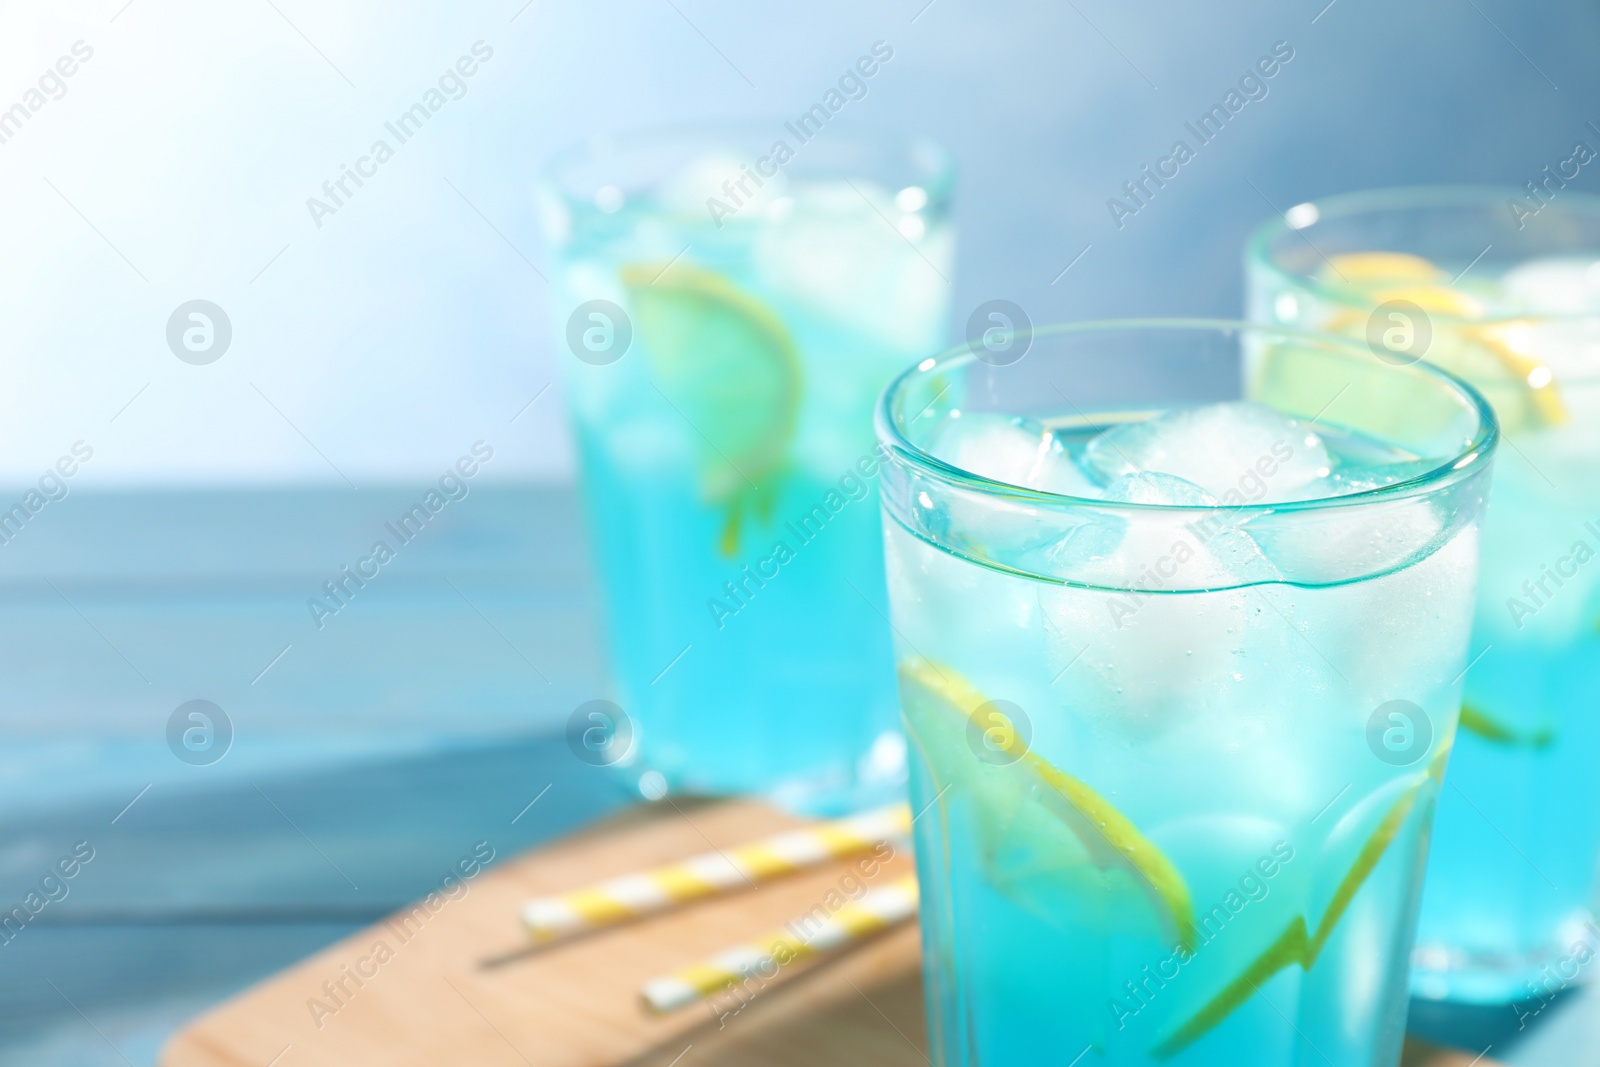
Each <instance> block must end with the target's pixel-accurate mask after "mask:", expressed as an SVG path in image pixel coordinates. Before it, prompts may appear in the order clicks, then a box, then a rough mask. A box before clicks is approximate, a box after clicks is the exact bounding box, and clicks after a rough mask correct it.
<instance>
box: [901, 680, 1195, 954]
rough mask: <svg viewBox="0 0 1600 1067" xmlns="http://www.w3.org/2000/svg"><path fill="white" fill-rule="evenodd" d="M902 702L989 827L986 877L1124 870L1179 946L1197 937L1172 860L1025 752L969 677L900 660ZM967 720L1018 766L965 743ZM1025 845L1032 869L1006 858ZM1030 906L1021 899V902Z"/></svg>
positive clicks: (917, 736)
mask: <svg viewBox="0 0 1600 1067" xmlns="http://www.w3.org/2000/svg"><path fill="white" fill-rule="evenodd" d="M900 687H901V698H902V700H903V701H904V703H905V707H906V715H907V719H908V721H909V722H911V723H912V724H913V730H912V731H911V732H912V734H913V740H914V741H915V743H917V744H918V745H920V746H922V747H923V750H924V751H923V755H924V756H925V757H926V758H927V762H928V765H929V766H930V768H932V770H933V774H934V775H935V778H936V784H937V785H938V786H939V787H940V788H941V789H944V788H947V787H954V788H958V789H964V790H965V791H966V792H968V793H969V794H970V795H971V796H972V798H973V800H974V804H975V807H976V808H977V809H978V811H979V813H980V817H981V818H983V819H984V820H985V822H986V823H987V824H988V825H987V827H986V832H985V833H984V834H983V836H984V837H985V838H986V840H985V842H984V847H985V848H988V849H990V850H991V851H990V852H989V853H988V854H987V858H988V859H990V860H993V861H994V862H993V865H992V869H991V870H990V872H989V873H990V874H991V876H993V877H994V880H995V882H996V885H997V887H998V888H1000V889H1002V891H1004V890H1005V889H1006V888H1007V882H1008V880H1009V881H1011V882H1013V883H1018V884H1020V882H1021V880H1022V879H1023V878H1025V877H1026V876H1028V875H1034V876H1039V875H1044V876H1046V877H1049V876H1050V875H1051V874H1054V876H1055V877H1056V878H1057V879H1058V880H1059V879H1066V880H1067V881H1068V882H1069V884H1070V881H1071V879H1072V878H1073V877H1074V876H1075V875H1077V874H1081V873H1083V872H1085V871H1086V870H1088V869H1091V868H1092V869H1094V870H1099V871H1104V872H1121V873H1123V874H1124V875H1127V876H1129V877H1130V881H1131V882H1132V883H1133V884H1134V885H1136V886H1137V887H1139V889H1140V890H1141V891H1142V892H1143V894H1144V895H1145V896H1146V897H1147V898H1148V899H1149V901H1150V903H1151V905H1153V906H1154V908H1155V909H1156V912H1157V915H1158V916H1160V918H1161V919H1162V921H1164V922H1165V923H1166V924H1167V925H1168V926H1169V927H1170V932H1171V933H1172V934H1174V935H1175V936H1176V937H1177V938H1178V941H1179V943H1180V944H1182V945H1183V946H1184V947H1185V948H1191V947H1193V945H1194V940H1195V926H1194V908H1193V905H1192V903H1191V901H1190V897H1189V887H1188V885H1187V884H1186V883H1185V882H1184V880H1183V875H1182V874H1181V873H1179V871H1178V869H1177V867H1175V866H1174V865H1173V863H1172V861H1171V860H1170V859H1168V858H1167V856H1166V855H1165V854H1164V853H1163V852H1162V851H1161V850H1160V849H1159V848H1157V847H1156V845H1155V844H1153V843H1152V842H1151V841H1150V840H1149V839H1148V838H1147V837H1145V836H1144V834H1143V833H1141V832H1140V831H1139V828H1138V827H1137V826H1135V825H1134V824H1133V823H1132V822H1131V821H1130V820H1129V819H1128V817H1127V816H1125V815H1123V814H1122V813H1121V812H1120V811H1118V810H1117V809H1116V807H1115V806H1113V805H1112V804H1111V803H1110V802H1109V801H1108V800H1106V799H1105V798H1104V797H1102V796H1101V795H1100V794H1099V793H1097V792H1095V790H1094V789H1092V788H1091V787H1090V786H1088V785H1087V784H1085V783H1084V782H1082V781H1081V780H1079V779H1077V778H1074V777H1073V776H1072V775H1070V774H1067V773H1066V772H1065V771H1063V770H1061V769H1060V768H1059V767H1056V766H1055V765H1054V764H1052V763H1050V762H1048V761H1047V760H1044V759H1042V758H1041V757H1039V756H1038V755H1036V754H1035V753H1033V752H1032V751H1029V750H1028V748H1027V746H1026V744H1025V743H1024V742H1023V740H1022V739H1021V737H1019V736H1018V734H1017V731H1016V730H1015V729H1014V728H1013V727H1012V725H1011V723H1010V722H1009V720H1006V719H1005V717H1004V715H1003V714H1002V713H999V712H997V711H996V710H994V709H995V707H996V706H995V705H994V704H992V703H991V702H990V701H989V700H988V698H986V697H985V696H984V695H983V694H982V693H981V692H979V691H978V690H977V689H976V688H975V687H974V686H973V685H972V684H971V683H970V682H968V681H967V680H966V679H965V678H963V677H962V676H961V675H960V674H958V673H957V672H955V671H954V670H952V669H950V668H949V667H946V666H944V665H942V664H938V663H935V662H933V661H931V660H925V659H921V658H916V657H913V658H910V659H907V660H904V661H902V662H901V664H900ZM969 724H975V725H976V726H977V727H978V728H979V729H981V730H984V731H985V732H986V734H987V737H988V738H989V740H990V743H991V744H992V745H993V746H994V747H995V749H997V750H998V751H1000V752H1003V753H1004V754H1006V755H1007V756H1011V757H1013V759H1014V762H1012V763H1009V764H1005V765H999V766H997V765H993V764H989V763H985V762H984V761H983V760H981V759H979V758H978V757H977V756H976V755H975V754H974V753H973V752H972V751H971V750H970V749H967V748H966V747H965V746H966V732H967V730H968V729H969ZM1022 842H1025V843H1026V845H1028V846H1031V847H1029V848H1028V849H1027V851H1028V852H1029V853H1031V856H1032V861H1031V862H1032V868H1031V869H1030V870H1025V871H1018V870H1016V869H1014V868H1012V867H1011V866H1010V865H1008V864H1007V863H1006V862H1003V857H1004V856H1005V855H1006V852H1005V851H1004V850H1007V849H1008V848H1015V847H1016V846H1018V844H1019V843H1022ZM1024 903H1026V902H1024Z"/></svg>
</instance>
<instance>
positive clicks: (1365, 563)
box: [1254, 490, 1461, 585]
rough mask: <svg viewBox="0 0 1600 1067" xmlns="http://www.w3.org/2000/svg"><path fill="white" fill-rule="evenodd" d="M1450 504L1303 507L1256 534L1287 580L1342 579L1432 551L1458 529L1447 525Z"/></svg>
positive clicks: (1409, 501)
mask: <svg viewBox="0 0 1600 1067" xmlns="http://www.w3.org/2000/svg"><path fill="white" fill-rule="evenodd" d="M1347 491H1352V490H1347ZM1447 506H1449V502H1443V503H1441V502H1438V501H1434V500H1431V499H1429V498H1428V497H1399V498H1397V499H1394V500H1385V501H1373V502H1370V503H1360V504H1352V505H1351V506H1349V507H1325V508H1320V509H1316V510H1312V511H1306V512H1302V513H1300V514H1298V515H1296V516H1294V517H1293V521H1286V522H1276V523H1265V524H1262V525H1260V526H1259V527H1258V528H1256V529H1255V531H1254V535H1255V540H1256V542H1257V543H1258V544H1259V545H1260V546H1261V550H1262V551H1263V552H1265V553H1266V555H1267V557H1268V558H1269V559H1270V560H1272V563H1273V566H1274V567H1275V569H1276V570H1277V571H1278V572H1279V573H1280V574H1282V575H1283V577H1284V579H1285V580H1287V581H1290V582H1296V583H1306V584H1319V585H1320V584H1326V583H1333V582H1344V581H1350V580H1352V579H1356V578H1365V577H1368V576H1370V575H1374V574H1382V573H1384V572H1386V571H1389V570H1393V569H1395V568H1397V567H1401V566H1404V565H1406V564H1410V563H1415V562H1416V561H1417V560H1420V559H1422V558H1424V557H1426V556H1427V555H1429V554H1430V553H1431V552H1433V551H1434V550H1435V549H1437V548H1438V547H1439V546H1440V545H1441V544H1443V543H1444V542H1445V541H1446V540H1448V539H1449V537H1450V535H1451V534H1452V533H1453V532H1454V530H1453V529H1447V528H1446V525H1445V517H1444V514H1443V513H1442V511H1441V508H1443V507H1447ZM1460 521H1461V517H1457V522H1458V523H1459V522H1460Z"/></svg>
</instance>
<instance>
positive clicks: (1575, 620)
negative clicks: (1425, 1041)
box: [1416, 431, 1600, 1010]
mask: <svg viewBox="0 0 1600 1067" xmlns="http://www.w3.org/2000/svg"><path fill="white" fill-rule="evenodd" d="M1558 432H1559V431H1558ZM1517 443H1518V444H1519V445H1520V447H1521V448H1522V449H1523V451H1524V452H1526V453H1528V457H1529V459H1530V460H1531V461H1532V462H1533V463H1534V464H1537V466H1538V469H1539V470H1540V471H1543V472H1544V473H1543V475H1541V474H1540V473H1538V472H1537V471H1535V470H1534V469H1533V468H1532V467H1529V466H1528V464H1527V463H1525V462H1523V461H1522V460H1521V459H1520V458H1518V457H1516V456H1515V455H1510V456H1509V462H1507V463H1505V464H1504V465H1502V466H1500V467H1499V469H1498V470H1497V471H1496V472H1495V485H1494V491H1493V494H1492V497H1491V500H1490V505H1489V512H1488V515H1487V517H1486V519H1485V522H1484V530H1483V574H1482V578H1481V580H1480V584H1479V589H1480V593H1479V600H1478V606H1477V617H1476V622H1475V624H1474V631H1473V639H1472V640H1473V652H1474V654H1476V653H1477V652H1478V651H1480V650H1482V649H1484V648H1487V649H1488V651H1486V652H1484V653H1483V656H1482V658H1481V659H1479V660H1478V661H1477V663H1475V664H1474V665H1473V667H1472V669H1471V671H1470V672H1468V675H1467V682H1466V695H1465V702H1466V705H1467V706H1468V707H1469V708H1472V709H1475V710H1476V711H1478V712H1479V713H1480V714H1481V715H1483V716H1485V717H1488V718H1489V719H1490V720H1491V721H1492V722H1493V723H1494V724H1495V725H1496V726H1498V727H1501V728H1502V729H1491V730H1488V731H1484V730H1481V729H1479V730H1474V729H1469V728H1468V726H1469V723H1468V722H1464V723H1463V728H1462V730H1461V732H1460V735H1459V738H1458V741H1457V743H1456V753H1455V755H1454V756H1453V757H1452V758H1451V761H1450V762H1451V779H1450V781H1451V784H1452V786H1453V788H1452V789H1451V790H1449V793H1450V794H1452V795H1450V796H1448V798H1447V801H1446V803H1445V804H1444V805H1443V806H1442V808H1441V810H1440V813H1439V820H1438V827H1437V831H1436V835H1435V843H1434V851H1433V859H1432V865H1431V867H1430V869H1429V874H1428V891H1427V893H1426V895H1425V897H1424V904H1423V912H1422V921H1421V924H1420V926H1419V928H1418V934H1417V960H1416V970H1417V975H1416V985H1417V991H1418V993H1420V994H1422V995H1424V996H1429V997H1434V998H1441V999H1453V1000H1465V1001H1472V1002H1477V1003H1506V1002H1517V1001H1526V1002H1527V1007H1528V1009H1529V1010H1531V1009H1533V1008H1536V1007H1537V1006H1538V1005H1539V1004H1540V1003H1541V1002H1542V1001H1543V1000H1546V999H1548V998H1549V997H1550V996H1552V995H1553V994H1555V993H1557V992H1559V991H1560V990H1561V989H1562V988H1565V987H1567V986H1569V985H1571V984H1574V983H1576V982H1583V981H1588V980H1589V979H1590V977H1591V976H1590V973H1589V971H1590V968H1589V967H1587V966H1580V965H1579V963H1580V960H1579V957H1586V953H1582V952H1575V949H1577V948H1578V947H1579V946H1584V947H1586V948H1587V949H1589V950H1592V949H1593V948H1594V946H1595V945H1596V943H1597V942H1600V931H1596V930H1595V929H1593V928H1592V927H1591V925H1590V924H1591V921H1592V911H1591V908H1592V907H1593V901H1594V896H1593V886H1594V873H1595V872H1594V865H1595V857H1596V856H1597V855H1600V804H1596V803H1595V800H1594V783H1595V774H1594V755H1595V753H1596V752H1600V714H1597V713H1596V706H1595V697H1596V681H1597V679H1600V629H1597V621H1600V559H1589V560H1588V561H1587V562H1580V559H1581V557H1583V556H1584V555H1585V554H1586V553H1595V554H1597V555H1600V492H1596V490H1595V488H1594V487H1593V481H1594V472H1593V468H1592V466H1590V465H1589V464H1587V463H1583V462H1581V461H1580V462H1574V461H1573V459H1572V458H1571V457H1567V458H1565V459H1564V458H1563V457H1562V456H1561V455H1560V454H1559V449H1558V448H1552V447H1550V446H1549V445H1548V444H1546V445H1544V446H1541V444H1540V442H1539V441H1538V440H1537V439H1535V440H1532V441H1529V440H1521V439H1519V440H1518V441H1517ZM1508 451H1509V450H1508ZM1546 477H1548V478H1550V479H1551V480H1552V481H1554V483H1555V485H1556V486H1558V487H1560V489H1559V490H1558V489H1553V488H1552V487H1551V485H1550V484H1549V483H1547V482H1546V481H1545V480H1544V479H1545V478H1546ZM1585 505H1587V507H1586V506H1585ZM1558 571H1567V572H1569V573H1567V574H1566V576H1565V577H1563V576H1562V575H1561V574H1559V573H1557V572H1558ZM1557 579H1560V581H1559V584H1558V582H1557ZM1525 582H1526V583H1533V589H1532V590H1531V591H1530V590H1528V589H1525V588H1524V583H1525ZM1541 583H1542V587H1541ZM1513 599H1514V600H1515V602H1516V603H1515V604H1512V603H1511V602H1512V601H1513ZM1523 608H1531V609H1532V611H1531V613H1530V612H1525V611H1524V610H1523ZM1518 622H1520V623H1521V626H1520V627H1519V626H1518Z"/></svg>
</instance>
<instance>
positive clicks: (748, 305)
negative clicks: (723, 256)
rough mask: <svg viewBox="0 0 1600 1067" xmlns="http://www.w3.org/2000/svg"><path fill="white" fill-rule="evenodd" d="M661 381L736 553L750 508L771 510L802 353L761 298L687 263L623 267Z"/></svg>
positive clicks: (725, 547)
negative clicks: (694, 443)
mask: <svg viewBox="0 0 1600 1067" xmlns="http://www.w3.org/2000/svg"><path fill="white" fill-rule="evenodd" d="M621 274H622V283H623V285H624V286H626V287H627V290H628V300H629V303H630V305H631V309H632V312H633V316H634V319H635V322H636V329H637V330H638V333H639V337H640V338H641V339H642V340H643V341H644V344H645V349H646V358H647V359H648V361H649V365H650V370H651V372H652V374H653V375H654V377H655V379H656V382H657V386H658V388H659V389H660V390H661V392H662V394H663V395H664V396H666V398H667V400H668V401H669V402H670V403H671V404H672V405H673V406H674V407H676V408H677V409H678V411H679V412H680V414H682V415H683V416H684V418H685V419H687V420H688V421H689V423H690V425H691V426H692V427H693V429H694V431H695V434H696V436H697V437H699V438H700V440H701V442H702V447H701V449H700V485H701V491H702V493H703V494H704V496H705V498H706V500H708V501H709V502H711V503H714V504H717V505H721V506H723V507H726V508H727V518H726V521H725V523H724V526H723V532H722V536H721V538H720V540H719V547H720V549H721V550H722V552H723V554H724V555H730V556H731V555H733V554H734V553H735V552H736V551H737V550H738V547H739V539H740V529H741V525H742V522H743V518H744V516H745V515H746V514H747V513H749V514H754V515H755V516H756V517H757V518H765V517H767V516H770V514H771V509H772V505H773V501H774V500H775V499H776V495H777V485H776V482H777V480H778V476H779V475H780V472H781V470H782V467H783V465H784V462H785V460H786V458H787V455H788V450H789V446H790V444H791V443H792V442H793V439H794V433H795V422H796V416H797V413H798V410H799V403H800V388H801V373H800V357H799V354H798V353H797V352H796V350H795V346H794V342H793V341H792V340H791V339H790V337H789V331H788V330H786V329H785V328H784V325H783V322H782V321H781V320H780V319H779V318H778V316H777V314H776V313H774V312H773V311H772V309H771V308H768V307H767V306H766V305H765V304H763V303H761V301H759V300H757V299H756V298H755V297H753V296H751V295H750V294H749V293H746V292H745V291H744V290H742V289H739V288H738V287H737V286H735V285H734V284H733V283H732V282H730V281H728V279H726V278H724V277H723V276H722V275H720V274H716V273H713V272H712V271H708V270H704V269H702V268H700V267H693V266H687V265H684V264H676V265H673V264H661V263H636V264H629V265H626V266H624V267H623V268H622V271H621Z"/></svg>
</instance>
